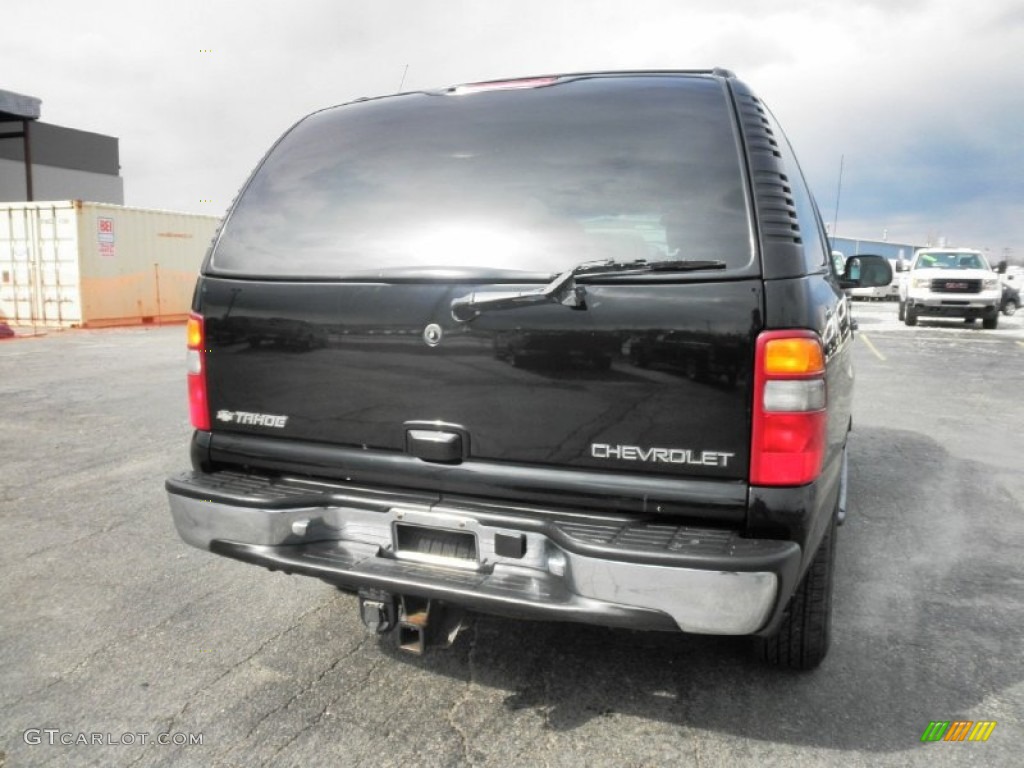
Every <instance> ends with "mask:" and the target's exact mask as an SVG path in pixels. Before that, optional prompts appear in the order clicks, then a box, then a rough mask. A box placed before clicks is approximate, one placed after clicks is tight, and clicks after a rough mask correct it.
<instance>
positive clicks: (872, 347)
mask: <svg viewBox="0 0 1024 768" xmlns="http://www.w3.org/2000/svg"><path fill="white" fill-rule="evenodd" d="M860 339H861V341H863V342H864V343H865V344H867V345H868V349H870V350H871V352H872V353H873V354H874V356H875V357H877V358H878V359H879V360H881V361H882V362H883V363H884V362H885V355H883V354H882V353H881V352H879V351H878V347H876V346H875V345H874V344H872V343H871V339H869V338H868V337H867V334H864V333H862V334H861V335H860ZM1018 343H1020V342H1018Z"/></svg>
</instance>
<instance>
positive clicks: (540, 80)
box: [452, 77, 558, 96]
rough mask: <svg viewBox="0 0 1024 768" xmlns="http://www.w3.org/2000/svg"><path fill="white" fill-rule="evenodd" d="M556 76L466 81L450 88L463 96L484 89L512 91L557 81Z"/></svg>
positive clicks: (481, 91)
mask: <svg viewBox="0 0 1024 768" xmlns="http://www.w3.org/2000/svg"><path fill="white" fill-rule="evenodd" d="M557 82H558V78H557V77H527V78H522V79H520V80H493V81H491V82H489V83H468V84H467V85H457V86H455V87H454V88H452V93H454V94H455V95H456V96H465V95H466V94H469V93H483V92H484V91H513V90H518V89H523V88H541V87H543V86H545V85H552V84H553V83H557Z"/></svg>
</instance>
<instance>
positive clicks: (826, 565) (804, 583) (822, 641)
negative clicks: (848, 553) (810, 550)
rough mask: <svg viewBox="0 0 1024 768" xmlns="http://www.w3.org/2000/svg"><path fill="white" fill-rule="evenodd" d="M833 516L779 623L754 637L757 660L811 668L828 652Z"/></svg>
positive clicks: (834, 543)
mask: <svg viewBox="0 0 1024 768" xmlns="http://www.w3.org/2000/svg"><path fill="white" fill-rule="evenodd" d="M835 550H836V516H835V515H834V514H833V515H832V519H831V520H830V521H829V526H828V530H827V531H826V532H825V535H824V537H822V540H821V544H820V545H819V547H818V551H817V553H815V555H814V560H812V561H811V564H810V566H809V567H808V569H807V573H805V574H804V577H803V579H802V580H801V582H800V585H799V586H798V587H797V588H796V592H794V593H793V597H792V598H790V601H789V606H787V608H786V616H785V617H784V618H783V620H782V624H781V625H780V626H779V628H778V630H776V632H775V634H774V635H771V636H770V637H755V638H754V651H755V653H756V654H757V656H758V657H759V658H760V659H761V661H763V662H765V663H766V664H770V665H772V666H776V667H788V668H790V669H814V668H815V667H817V666H818V665H819V664H821V662H822V661H823V660H824V658H825V655H826V654H827V653H828V647H829V643H830V641H831V636H832V585H833V574H834V572H835Z"/></svg>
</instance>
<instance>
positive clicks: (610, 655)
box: [0, 302, 1024, 768]
mask: <svg viewBox="0 0 1024 768" xmlns="http://www.w3.org/2000/svg"><path fill="white" fill-rule="evenodd" d="M854 314H855V317H857V318H858V320H859V322H860V328H861V331H860V333H859V336H858V339H857V342H856V352H855V359H856V363H857V377H858V381H857V394H856V408H855V416H854V418H855V432H854V436H853V438H852V440H853V442H852V443H851V466H850V483H851V487H850V494H851V511H850V516H849V518H848V520H847V523H846V525H845V526H843V527H842V528H841V529H840V530H839V541H838V547H839V560H838V565H837V569H838V570H837V580H838V581H837V593H836V613H835V617H834V631H835V640H834V644H833V647H832V650H831V653H830V656H829V657H828V659H827V660H826V661H825V663H824V665H823V666H822V667H821V668H820V669H819V670H818V671H816V672H813V673H809V674H792V673H782V672H778V671H773V670H767V669H763V668H761V667H760V666H758V665H757V664H756V663H755V662H754V661H752V660H751V659H750V658H749V657H748V655H747V647H746V642H745V641H744V640H743V639H719V638H708V637H684V636H674V635H653V634H641V633H633V632H627V631H617V630H606V629H600V628H590V627H581V626H572V625H557V624H544V623H516V622H512V621H506V620H502V619H496V618H490V617H478V618H476V620H475V621H474V622H473V624H472V626H471V628H470V629H469V630H468V631H466V632H464V633H463V634H462V635H461V636H460V638H459V640H458V641H457V643H456V645H455V647H454V648H453V649H451V650H450V651H447V652H436V653H433V654H430V655H428V656H425V657H422V658H417V657H411V656H408V655H402V654H399V653H398V652H396V651H394V650H393V649H392V648H391V646H390V645H389V644H388V643H387V642H386V641H384V642H382V641H379V640H378V639H377V638H375V637H371V636H369V635H367V633H366V632H365V630H364V629H363V628H362V626H361V624H360V623H359V620H358V617H357V615H356V607H355V600H354V599H353V598H351V597H348V596H345V595H342V594H340V593H338V592H336V591H333V590H332V589H330V588H329V587H327V586H326V585H324V584H321V583H320V582H317V581H314V580H311V579H302V578H299V577H287V576H284V575H280V574H270V573H267V572H265V571H262V570H259V569H256V568H253V567H252V566H248V565H243V564H241V563H235V562H231V561H227V560H225V559H222V558H218V557H216V556H213V555H209V554H206V553H204V552H200V551H198V550H195V549H192V548H189V547H187V546H186V545H185V544H184V543H183V542H181V541H180V540H179V539H178V537H177V535H176V533H175V531H174V528H173V525H172V523H171V519H170V515H169V513H168V510H167V503H166V499H165V495H164V491H163V479H164V477H165V475H167V474H169V473H171V472H174V471H177V470H179V469H182V468H185V467H186V465H187V460H188V457H187V442H188V436H189V433H190V428H189V425H188V415H187V410H186V405H185V385H184V362H183V358H184V353H183V350H184V338H183V330H182V329H181V328H180V327H168V328H150V329H115V330H106V331H73V332H64V333H51V334H49V335H46V336H44V337H40V338H29V339H17V340H14V341H4V342H0V404H2V405H0V435H2V442H0V467H2V472H0V572H2V577H0V601H2V604H3V606H4V608H3V620H2V623H0V767H3V768H6V766H8V765H10V766H22V765H69V766H77V765H103V766H129V765H196V766H218V765H224V766H234V765H238V766H242V765H245V766H253V765H268V766H270V765H273V766H278V765H296V766H297V765H303V766H304V765H318V764H325V765H338V766H349V765H352V766H356V765H366V766H375V767H376V766H390V765H409V764H417V765H425V766H435V765H436V766H468V765H482V766H538V765H549V766H579V765H587V766H604V765H607V766H648V765H649V766H668V765H671V766H691V765H692V766H736V765H758V766H821V765H842V766H844V767H845V766H879V765H881V766H890V765H892V766H903V765H922V766H924V765H928V766H943V765H960V764H973V765H986V766H988V765H994V766H1002V765H1005V766H1009V765H1019V764H1020V760H1019V752H1020V744H1021V743H1022V739H1024V728H1022V724H1021V714H1022V712H1024V653H1022V646H1021V631H1022V627H1024V565H1022V558H1021V552H1022V551H1024V462H1022V460H1021V452H1020V446H1021V440H1022V437H1024V407H1022V397H1024V318H1022V317H1021V316H1020V315H1018V316H1016V317H1014V318H1005V317H1002V318H1001V319H1000V327H999V329H997V330H994V331H985V330H983V329H982V328H981V325H980V323H976V324H975V326H974V327H972V328H965V327H963V323H960V322H955V321H934V322H933V321H928V320H922V321H921V323H920V325H919V326H917V327H915V328H907V327H905V326H903V325H902V324H900V323H898V322H897V321H896V307H895V304H884V303H870V302H858V303H857V304H856V305H855V307H854ZM932 720H974V721H979V720H987V721H996V722H997V723H998V725H997V726H996V727H995V729H994V731H993V732H992V735H991V737H990V738H989V740H988V741H987V742H985V743H966V742H965V743H947V742H940V743H930V744H923V743H922V742H921V740H920V739H921V734H922V732H923V731H924V729H925V728H926V726H928V723H929V722H930V721H932ZM161 734H169V736H168V737H167V739H166V740H169V741H171V742H172V743H170V744H157V743H156V741H157V739H158V737H159V736H160V735H161ZM83 735H84V736H85V737H86V738H85V740H86V741H87V742H92V741H96V740H97V739H96V736H95V735H98V736H99V737H100V738H99V739H98V741H100V742H101V743H85V744H82V743H72V744H62V743H61V742H62V741H78V742H80V741H81V740H82V738H81V737H82V736H83ZM51 740H52V741H54V743H53V744H51V743H49V742H50V741H51ZM199 740H201V742H202V743H201V744H197V743H188V742H190V741H191V742H195V741H199ZM143 741H145V743H143ZM182 741H184V742H185V743H175V742H182ZM1014 755H1018V757H1014Z"/></svg>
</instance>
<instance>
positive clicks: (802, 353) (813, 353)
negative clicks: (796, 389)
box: [764, 337, 825, 376]
mask: <svg viewBox="0 0 1024 768" xmlns="http://www.w3.org/2000/svg"><path fill="white" fill-rule="evenodd" d="M764 372H765V373H766V374H768V375H769V376H772V375H775V376H779V375H783V376H784V375H787V374H788V375H805V376H806V375H815V374H821V373H824V372H825V358H824V357H823V356H822V353H821V344H820V343H819V342H818V340H817V339H811V338H806V339H804V338H799V337H798V338H788V339H769V340H768V341H767V342H766V343H765V349H764Z"/></svg>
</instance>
